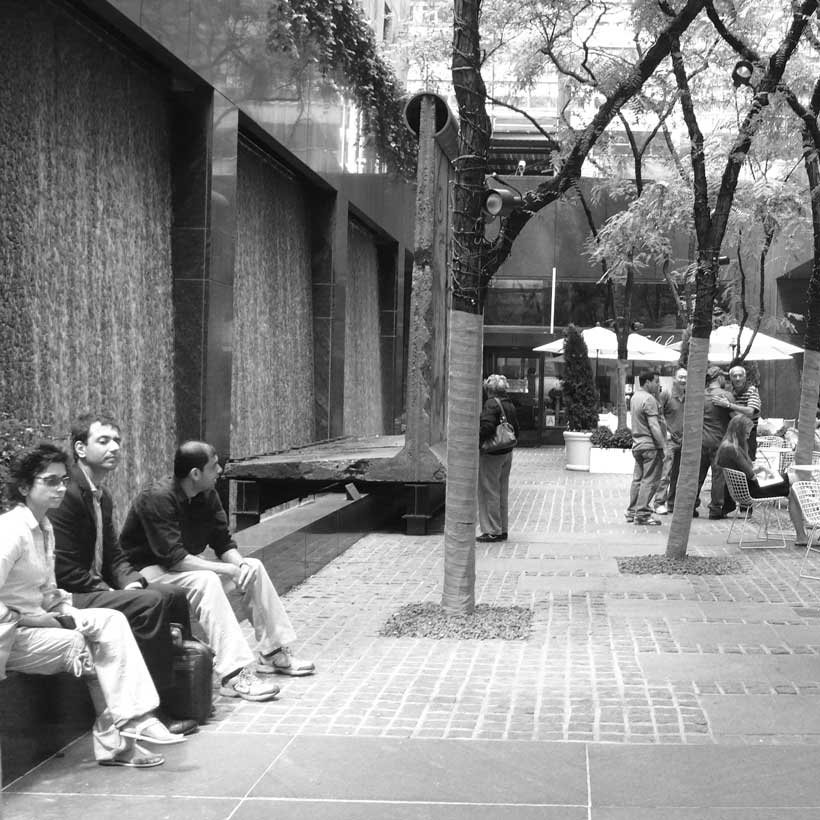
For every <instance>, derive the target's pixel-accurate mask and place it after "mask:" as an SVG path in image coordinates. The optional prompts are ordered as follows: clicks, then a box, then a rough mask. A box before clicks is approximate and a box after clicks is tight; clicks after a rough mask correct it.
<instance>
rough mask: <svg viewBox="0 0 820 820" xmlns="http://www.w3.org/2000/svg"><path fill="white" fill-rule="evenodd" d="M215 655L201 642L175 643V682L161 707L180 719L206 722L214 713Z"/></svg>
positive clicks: (164, 692) (165, 692)
mask: <svg viewBox="0 0 820 820" xmlns="http://www.w3.org/2000/svg"><path fill="white" fill-rule="evenodd" d="M213 672H214V653H213V650H212V649H211V648H210V647H209V646H208V645H207V644H204V643H202V642H201V641H198V640H195V639H194V640H186V639H182V640H180V639H177V640H176V641H175V643H174V683H173V685H172V686H170V687H169V688H168V689H166V690H164V691H163V693H162V705H163V706H164V707H165V710H166V711H167V712H168V714H170V715H171V716H172V717H175V718H177V719H178V720H186V719H193V720H195V721H196V722H197V723H205V722H207V720H208V718H209V717H210V715H211V712H212V711H213Z"/></svg>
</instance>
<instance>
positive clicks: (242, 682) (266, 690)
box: [219, 666, 279, 701]
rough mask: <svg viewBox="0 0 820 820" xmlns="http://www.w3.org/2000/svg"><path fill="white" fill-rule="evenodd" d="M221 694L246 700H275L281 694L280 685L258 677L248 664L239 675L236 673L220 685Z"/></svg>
mask: <svg viewBox="0 0 820 820" xmlns="http://www.w3.org/2000/svg"><path fill="white" fill-rule="evenodd" d="M219 694H220V695H225V697H228V698H243V699H244V700H255V701H262V700H273V699H274V698H275V697H276V696H277V695H278V694H279V687H278V686H277V685H276V684H275V683H271V682H270V681H269V680H264V679H263V678H260V677H258V676H257V675H255V674H254V673H253V671H252V670H251V668H250V667H247V666H246V667H245V668H244V669H243V670H242V671H241V672H240V673H239V674H238V675H234V676H233V677H232V678H231V679H230V680H229V681H228V682H227V683H223V684H222V685H221V686H220V687H219Z"/></svg>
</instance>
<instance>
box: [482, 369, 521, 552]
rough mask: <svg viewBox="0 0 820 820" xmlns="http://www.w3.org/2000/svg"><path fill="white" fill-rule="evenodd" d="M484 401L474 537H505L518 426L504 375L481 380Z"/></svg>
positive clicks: (483, 540) (497, 539) (484, 538)
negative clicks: (476, 518)
mask: <svg viewBox="0 0 820 820" xmlns="http://www.w3.org/2000/svg"><path fill="white" fill-rule="evenodd" d="M484 389H485V390H486V391H487V401H486V402H484V409H483V410H482V412H481V422H480V426H479V433H478V442H479V448H480V450H481V452H480V454H479V457H478V523H479V525H480V528H481V535H479V536H478V537H477V538H476V541H481V542H488V541H506V540H507V527H508V502H509V494H510V469H511V468H512V451H513V448H514V447H515V445H516V443H517V441H518V436H519V435H520V429H519V426H518V416H517V415H516V413H515V406H514V405H513V403H512V402H511V401H510V399H509V398H508V397H507V390H508V389H509V385H508V384H507V379H506V377H505V376H499V375H497V374H493V375H492V376H488V377H487V379H486V380H485V382H484Z"/></svg>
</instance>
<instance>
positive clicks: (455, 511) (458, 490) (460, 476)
mask: <svg viewBox="0 0 820 820" xmlns="http://www.w3.org/2000/svg"><path fill="white" fill-rule="evenodd" d="M483 338H484V323H483V317H482V316H481V314H477V313H465V312H464V311H461V310H453V311H450V349H449V352H448V361H449V366H448V367H449V370H448V379H449V390H448V397H447V499H446V508H445V516H444V593H443V595H442V599H441V605H442V606H443V607H444V609H445V610H446V611H447V612H453V613H470V612H472V611H473V609H475V522H476V487H477V486H478V424H479V416H480V415H481V379H480V376H481V346H482V342H483ZM476 374H478V375H479V378H478V379H476Z"/></svg>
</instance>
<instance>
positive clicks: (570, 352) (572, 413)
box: [561, 325, 598, 430]
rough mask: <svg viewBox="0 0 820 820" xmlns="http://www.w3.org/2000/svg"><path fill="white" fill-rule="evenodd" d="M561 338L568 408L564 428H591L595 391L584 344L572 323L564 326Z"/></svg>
mask: <svg viewBox="0 0 820 820" xmlns="http://www.w3.org/2000/svg"><path fill="white" fill-rule="evenodd" d="M564 338H565V342H564V360H565V361H566V367H565V369H564V377H563V379H562V380H561V381H562V384H563V392H564V404H565V406H566V408H567V430H594V429H595V428H596V427H597V426H598V394H597V391H596V389H595V380H594V379H593V376H592V366H591V365H590V363H589V351H588V350H587V343H586V342H585V341H584V337H583V336H582V335H581V333H580V331H579V330H578V328H577V327H575V325H568V326H567V329H566V330H565V331H564Z"/></svg>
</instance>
